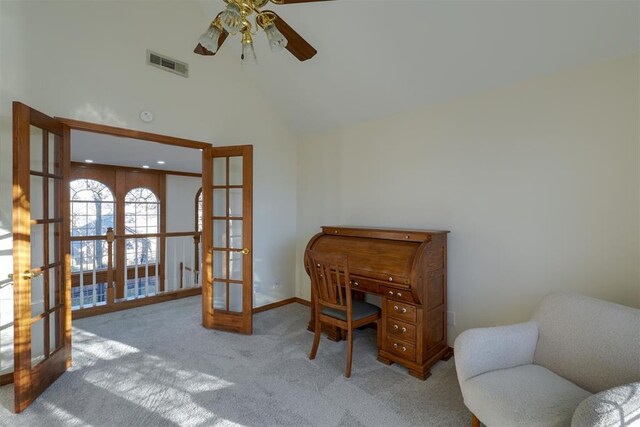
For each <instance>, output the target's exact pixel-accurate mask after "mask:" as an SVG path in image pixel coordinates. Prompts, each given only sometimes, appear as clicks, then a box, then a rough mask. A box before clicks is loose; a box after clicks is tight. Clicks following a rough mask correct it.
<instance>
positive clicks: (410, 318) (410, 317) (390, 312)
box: [386, 299, 416, 323]
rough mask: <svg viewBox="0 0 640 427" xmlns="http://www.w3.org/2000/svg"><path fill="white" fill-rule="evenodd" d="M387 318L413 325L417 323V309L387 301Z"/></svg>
mask: <svg viewBox="0 0 640 427" xmlns="http://www.w3.org/2000/svg"><path fill="white" fill-rule="evenodd" d="M386 308H387V316H389V317H393V318H394V319H400V320H404V321H407V322H411V323H416V307H415V306H414V305H410V304H405V303H402V302H398V301H394V300H391V299H387V307H386Z"/></svg>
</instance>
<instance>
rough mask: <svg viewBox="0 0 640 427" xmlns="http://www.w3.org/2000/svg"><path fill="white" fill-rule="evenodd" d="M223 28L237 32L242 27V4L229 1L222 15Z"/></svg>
mask: <svg viewBox="0 0 640 427" xmlns="http://www.w3.org/2000/svg"><path fill="white" fill-rule="evenodd" d="M220 22H221V23H222V28H224V29H225V30H227V32H229V34H236V33H237V32H238V31H240V29H241V28H242V15H241V14H240V6H238V5H237V4H235V3H229V4H228V5H227V9H226V10H225V11H224V12H222V15H220Z"/></svg>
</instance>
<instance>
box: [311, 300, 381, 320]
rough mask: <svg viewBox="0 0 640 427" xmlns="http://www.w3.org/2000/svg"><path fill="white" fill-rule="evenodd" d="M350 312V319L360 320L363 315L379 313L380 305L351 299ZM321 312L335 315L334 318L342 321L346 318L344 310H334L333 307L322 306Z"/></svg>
mask: <svg viewBox="0 0 640 427" xmlns="http://www.w3.org/2000/svg"><path fill="white" fill-rule="evenodd" d="M352 312H353V317H352V320H360V319H364V318H365V317H369V316H371V315H373V314H376V313H379V312H380V307H378V306H376V305H373V304H369V303H368V302H363V301H353V302H352ZM322 314H326V315H327V316H331V317H335V318H336V319H340V320H344V321H346V320H347V312H346V311H341V310H336V309H335V308H331V307H323V308H322Z"/></svg>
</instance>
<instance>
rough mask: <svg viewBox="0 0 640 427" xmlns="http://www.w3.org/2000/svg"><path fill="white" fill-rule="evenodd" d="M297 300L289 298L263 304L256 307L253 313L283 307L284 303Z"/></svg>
mask: <svg viewBox="0 0 640 427" xmlns="http://www.w3.org/2000/svg"><path fill="white" fill-rule="evenodd" d="M294 302H296V299H295V298H287V299H283V300H282V301H276V302H272V303H271V304H267V305H261V306H260V307H255V308H254V309H253V310H252V312H253V314H257V313H262V312H264V311H268V310H272V309H274V308H278V307H282V306H284V305H288V304H292V303H294Z"/></svg>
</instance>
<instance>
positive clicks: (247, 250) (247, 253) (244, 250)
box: [242, 248, 251, 255]
mask: <svg viewBox="0 0 640 427" xmlns="http://www.w3.org/2000/svg"><path fill="white" fill-rule="evenodd" d="M249 252H251V250H250V249H249V248H244V249H243V250H242V254H243V255H249Z"/></svg>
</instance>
